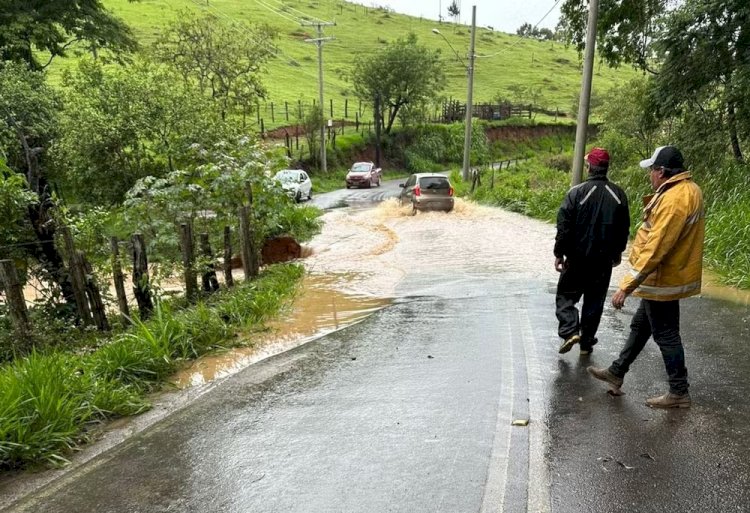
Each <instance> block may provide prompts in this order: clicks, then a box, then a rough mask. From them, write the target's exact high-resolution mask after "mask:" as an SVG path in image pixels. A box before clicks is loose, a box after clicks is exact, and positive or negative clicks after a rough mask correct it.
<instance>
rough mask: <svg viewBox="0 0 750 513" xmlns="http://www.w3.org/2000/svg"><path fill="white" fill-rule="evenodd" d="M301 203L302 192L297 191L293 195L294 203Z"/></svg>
mask: <svg viewBox="0 0 750 513" xmlns="http://www.w3.org/2000/svg"><path fill="white" fill-rule="evenodd" d="M300 201H302V191H297V194H295V195H294V202H295V203H299V202H300Z"/></svg>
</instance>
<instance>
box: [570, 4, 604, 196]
mask: <svg viewBox="0 0 750 513" xmlns="http://www.w3.org/2000/svg"><path fill="white" fill-rule="evenodd" d="M598 17H599V0H589V21H588V27H587V30H586V52H585V54H584V61H583V79H582V80H581V97H580V100H579V101H578V124H577V126H576V147H575V153H574V154H573V172H572V176H571V179H570V183H571V185H578V184H579V183H581V179H582V175H583V155H584V152H585V151H586V136H587V135H588V128H589V106H590V104H591V79H592V76H593V73H594V51H595V49H596V20H597V18H598Z"/></svg>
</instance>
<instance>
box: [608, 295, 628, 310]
mask: <svg viewBox="0 0 750 513" xmlns="http://www.w3.org/2000/svg"><path fill="white" fill-rule="evenodd" d="M627 298H628V293H627V292H625V291H624V290H618V291H617V292H615V295H614V296H612V306H614V307H615V308H617V309H618V310H619V309H620V308H622V307H623V306H624V305H625V300H626V299H627Z"/></svg>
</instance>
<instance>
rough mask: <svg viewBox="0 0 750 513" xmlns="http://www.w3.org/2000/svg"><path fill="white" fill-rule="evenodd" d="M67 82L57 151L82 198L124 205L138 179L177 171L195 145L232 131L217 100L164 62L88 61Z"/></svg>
mask: <svg viewBox="0 0 750 513" xmlns="http://www.w3.org/2000/svg"><path fill="white" fill-rule="evenodd" d="M63 86H64V97H65V104H66V107H65V110H64V112H63V114H62V116H61V118H62V119H61V128H62V130H61V136H60V138H59V140H58V143H57V144H56V147H55V157H56V161H57V164H58V165H57V168H58V169H59V182H60V183H62V184H64V185H65V190H66V191H67V192H70V193H72V194H74V195H75V200H76V201H78V202H81V203H85V204H89V205H91V204H98V205H114V204H117V203H119V202H120V201H122V199H123V198H124V195H125V193H126V192H127V191H128V190H129V189H130V188H131V187H132V186H133V184H135V182H136V181H137V180H139V179H141V178H143V177H145V176H155V177H157V178H158V177H160V176H163V175H164V174H166V173H168V172H170V171H174V170H175V169H176V167H177V166H178V165H181V164H182V163H183V162H184V160H185V159H187V158H189V148H190V146H191V145H192V144H210V143H211V142H215V141H218V140H220V139H222V138H223V137H224V136H225V135H226V133H227V131H229V126H228V125H227V124H226V123H224V122H222V121H221V120H220V119H219V117H218V113H217V112H216V110H215V109H213V107H212V104H211V102H210V100H209V99H207V98H206V97H205V96H203V95H202V94H200V92H199V91H198V90H197V89H196V88H195V87H194V86H193V85H192V84H191V83H189V82H188V83H186V82H184V81H182V80H180V77H179V75H178V74H177V73H176V72H175V71H173V70H170V69H169V68H168V67H166V66H164V65H160V64H155V63H152V62H149V61H145V60H139V61H137V62H135V63H134V64H132V65H130V66H103V65H102V64H101V63H99V62H97V61H93V60H91V59H84V60H82V61H81V62H80V63H79V66H78V69H77V70H75V71H74V72H68V73H66V74H65V75H64V77H63ZM84 191H85V192H84Z"/></svg>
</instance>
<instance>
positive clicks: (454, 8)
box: [448, 0, 461, 23]
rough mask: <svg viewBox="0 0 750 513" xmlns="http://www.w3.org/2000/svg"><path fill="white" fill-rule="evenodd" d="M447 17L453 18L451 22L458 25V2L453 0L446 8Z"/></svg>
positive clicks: (459, 13) (459, 9)
mask: <svg viewBox="0 0 750 513" xmlns="http://www.w3.org/2000/svg"><path fill="white" fill-rule="evenodd" d="M448 15H449V16H450V17H452V18H453V21H454V22H456V23H458V17H459V16H461V8H460V7H459V6H458V2H457V1H456V0H453V1H452V2H451V4H450V5H449V6H448Z"/></svg>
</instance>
